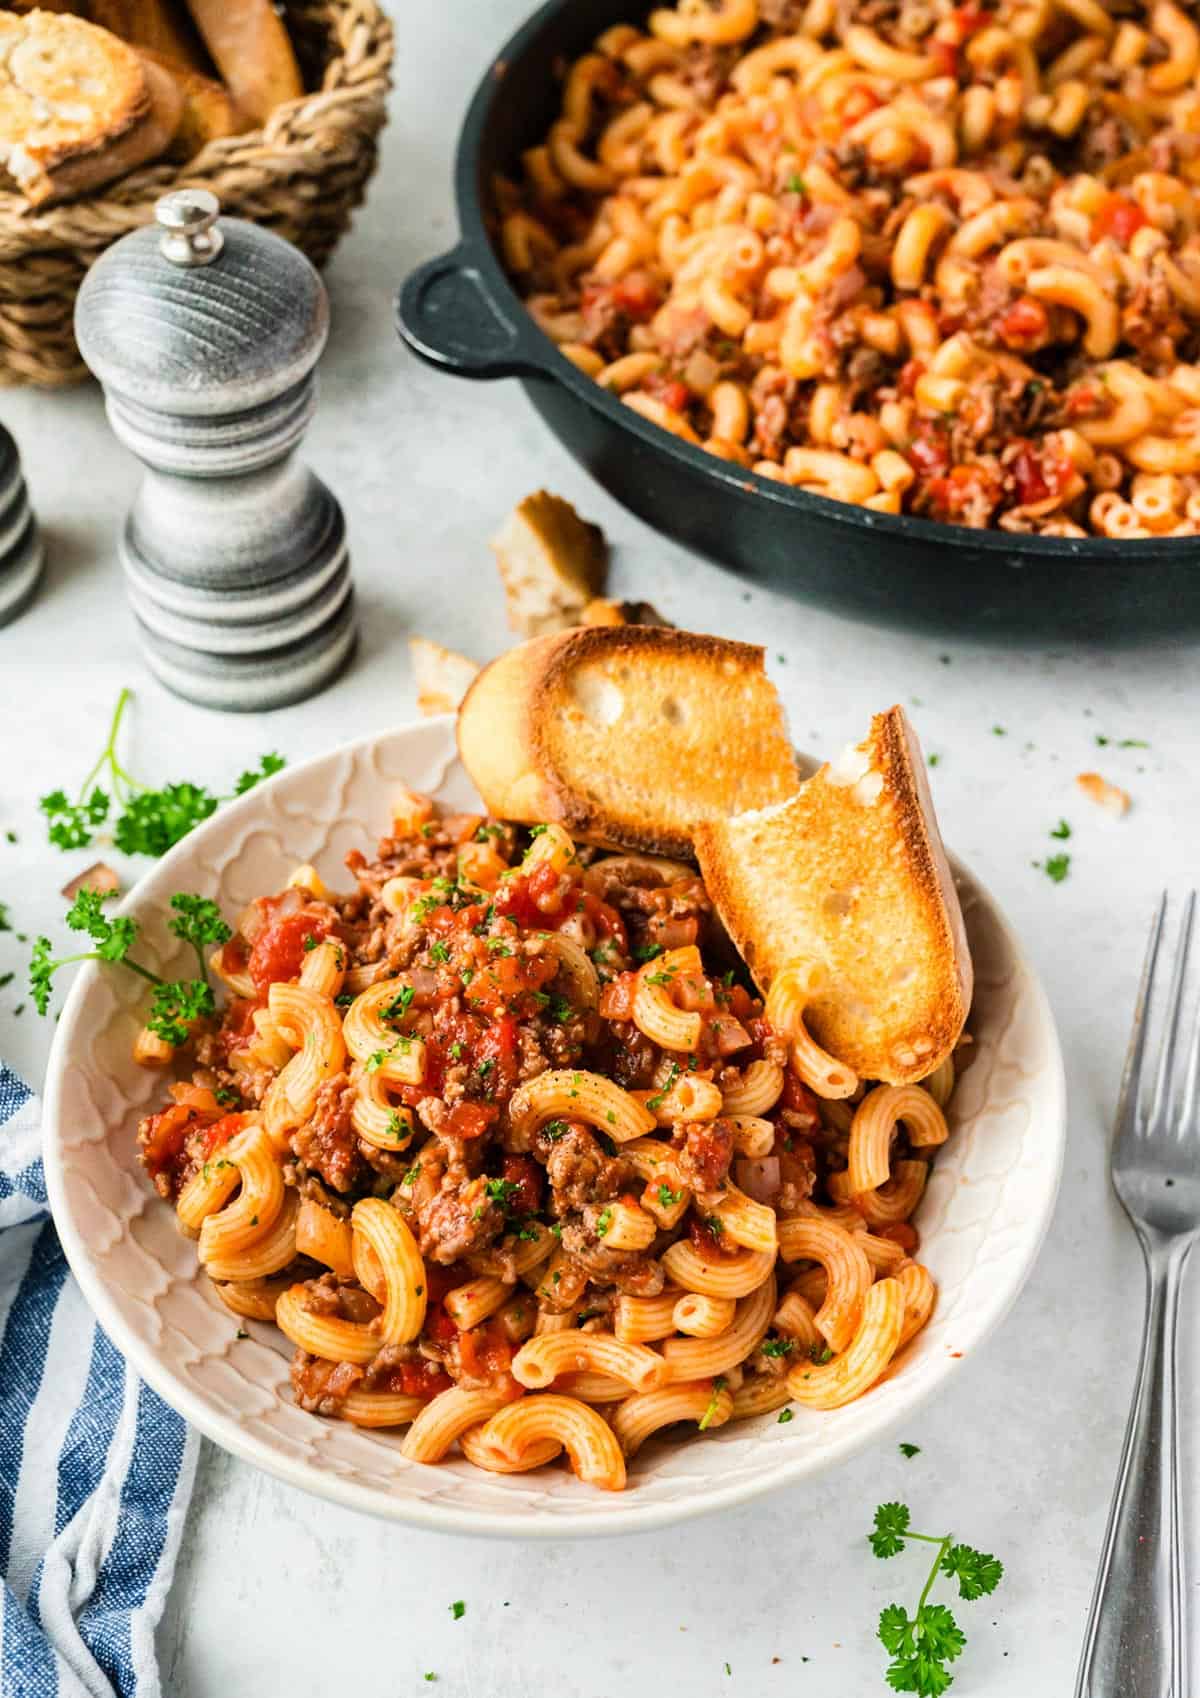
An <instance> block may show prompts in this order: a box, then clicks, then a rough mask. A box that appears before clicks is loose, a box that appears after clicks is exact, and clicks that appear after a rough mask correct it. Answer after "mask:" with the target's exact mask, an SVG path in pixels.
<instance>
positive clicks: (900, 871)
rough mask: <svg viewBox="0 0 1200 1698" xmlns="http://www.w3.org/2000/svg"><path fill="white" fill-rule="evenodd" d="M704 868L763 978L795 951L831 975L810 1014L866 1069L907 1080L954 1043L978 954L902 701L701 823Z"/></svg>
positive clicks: (829, 1044)
mask: <svg viewBox="0 0 1200 1698" xmlns="http://www.w3.org/2000/svg"><path fill="white" fill-rule="evenodd" d="M696 852H697V855H698V857H699V861H700V869H701V871H702V872H703V874H704V878H705V882H706V883H707V885H708V890H709V894H710V895H711V896H712V898H713V901H714V902H715V903H716V906H717V910H718V912H719V913H720V916H721V918H722V920H723V921H724V922H725V926H726V928H727V930H728V931H729V934H730V936H731V937H732V938H733V941H734V942H735V943H736V944H737V946H738V948H739V950H740V951H741V953H742V957H743V959H744V960H745V962H746V965H747V966H748V967H749V969H750V971H751V972H752V973H753V975H754V978H755V980H756V982H757V984H758V985H759V987H760V989H762V990H763V991H765V990H766V989H767V988H768V986H769V985H770V983H771V980H772V979H773V978H774V976H775V974H776V973H777V972H779V970H780V969H781V968H782V967H785V966H786V965H787V964H788V962H789V961H796V960H803V959H809V960H816V961H819V962H820V963H821V964H822V965H823V966H824V967H825V968H826V970H827V972H828V975H829V977H828V984H827V987H826V989H825V990H824V991H823V992H822V993H821V995H820V996H819V997H818V998H817V999H816V1000H815V1001H814V1002H812V1003H810V1004H809V1007H808V1009H807V1011H806V1014H805V1023H806V1025H807V1026H808V1027H809V1029H810V1031H811V1032H812V1034H813V1036H814V1037H815V1038H816V1039H817V1041H818V1043H820V1044H822V1045H823V1046H824V1047H825V1048H826V1049H827V1050H829V1052H830V1053H831V1054H832V1055H834V1056H836V1057H837V1059H838V1060H839V1061H842V1062H845V1063H846V1064H847V1065H848V1066H850V1067H853V1068H854V1070H855V1071H856V1072H857V1073H858V1074H859V1075H860V1077H862V1078H864V1079H882V1080H885V1081H886V1082H887V1083H888V1084H892V1085H902V1084H907V1083H910V1082H912V1081H914V1080H917V1079H923V1078H925V1077H926V1076H927V1075H928V1074H929V1073H931V1072H932V1071H933V1069H934V1068H935V1067H937V1066H938V1064H939V1063H940V1062H941V1061H943V1060H944V1059H945V1057H946V1056H947V1055H949V1053H950V1051H951V1050H952V1049H953V1047H954V1045H955V1044H956V1043H957V1041H958V1038H959V1035H960V1033H961V1032H962V1028H963V1022H964V1020H965V1019H966V1017H967V1010H968V1008H969V1007H970V1002H971V988H972V972H971V956H970V951H969V950H968V947H967V937H966V931H965V929H964V926H963V920H962V911H961V909H960V908H959V904H958V895H957V893H956V891H955V888H954V880H953V877H952V876H951V872H950V867H949V864H948V862H947V860H946V853H945V850H944V849H943V847H942V840H941V835H940V833H939V832H938V826H937V820H936V819H935V817H934V812H933V803H932V801H931V799H930V795H929V786H928V784H927V782H926V778H925V763H924V761H923V759H922V757H921V750H920V745H919V744H918V742H917V739H916V736H915V734H914V732H913V730H912V727H911V726H910V725H909V723H908V720H907V719H906V718H905V715H904V711H903V709H902V708H899V707H894V708H891V709H889V711H888V712H887V713H880V714H876V716H875V718H874V719H873V720H872V721H871V731H870V735H869V736H868V737H867V739H866V741H865V742H863V743H859V744H858V745H857V746H856V747H854V748H852V749H848V750H847V751H846V753H845V754H844V755H843V756H842V757H841V758H840V759H839V760H837V761H835V762H833V763H831V764H827V765H825V766H823V767H821V768H820V770H819V771H818V772H817V773H815V774H814V775H813V777H812V778H810V779H808V780H806V782H805V783H804V784H803V786H802V787H801V788H800V790H799V791H798V792H797V794H796V795H794V796H792V797H790V798H789V799H788V800H787V801H786V802H782V803H778V804H776V805H775V806H774V807H768V808H762V809H760V810H758V811H757V812H753V813H744V814H739V815H738V816H737V817H736V818H734V819H713V820H708V821H706V822H704V823H703V824H701V825H700V826H699V827H698V828H697V831H696Z"/></svg>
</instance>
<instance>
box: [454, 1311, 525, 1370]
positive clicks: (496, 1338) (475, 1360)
mask: <svg viewBox="0 0 1200 1698" xmlns="http://www.w3.org/2000/svg"><path fill="white" fill-rule="evenodd" d="M512 1357H513V1353H512V1345H511V1344H510V1343H509V1341H508V1339H507V1338H506V1336H505V1334H504V1331H503V1329H502V1328H501V1326H500V1324H499V1323H498V1322H497V1321H488V1322H487V1323H486V1324H485V1325H484V1326H481V1327H472V1328H471V1330H470V1332H461V1333H459V1335H458V1359H459V1361H460V1362H461V1363H462V1367H463V1372H464V1373H465V1374H469V1375H470V1377H471V1378H472V1379H481V1378H488V1379H491V1378H495V1377H497V1376H498V1375H500V1374H506V1373H507V1372H508V1370H509V1368H510V1367H511V1365H512Z"/></svg>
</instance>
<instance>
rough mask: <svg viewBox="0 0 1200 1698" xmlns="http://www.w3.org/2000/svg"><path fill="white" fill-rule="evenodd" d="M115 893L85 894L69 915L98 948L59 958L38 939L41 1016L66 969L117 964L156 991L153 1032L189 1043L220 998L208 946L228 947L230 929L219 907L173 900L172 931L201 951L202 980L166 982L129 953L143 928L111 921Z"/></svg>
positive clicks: (32, 984) (35, 992) (34, 986)
mask: <svg viewBox="0 0 1200 1698" xmlns="http://www.w3.org/2000/svg"><path fill="white" fill-rule="evenodd" d="M111 894H112V892H104V893H101V892H99V891H95V890H81V891H80V892H79V895H78V896H77V897H76V898H75V900H74V902H73V903H72V904H71V906H70V908H69V909H68V911H67V916H66V919H67V925H68V926H69V927H70V928H71V930H72V931H74V932H83V933H85V934H86V935H87V936H88V937H89V938H90V939H91V940H92V943H93V944H94V945H95V947H94V948H93V949H86V950H82V951H80V953H79V954H77V955H61V956H58V957H55V955H54V945H53V944H52V943H51V941H50V939H49V938H48V937H39V938H38V939H37V941H36V942H35V943H34V946H33V954H32V956H31V958H30V962H29V994H30V996H31V998H32V1000H33V1005H34V1007H35V1008H36V1009H37V1011H38V1013H39V1014H45V1013H46V1011H47V1010H48V1008H49V1006H50V995H51V990H52V988H53V981H54V975H55V974H56V973H57V972H59V971H60V969H61V968H63V967H69V966H71V965H73V964H74V963H75V962H77V961H112V962H119V963H120V965H121V966H122V967H128V968H129V970H130V971H131V972H133V973H137V974H139V975H140V977H142V978H143V979H145V980H146V981H147V982H148V983H149V984H151V985H153V986H154V993H153V996H152V997H151V1001H150V1014H149V1017H148V1019H147V1021H146V1024H147V1026H148V1027H149V1029H150V1030H151V1031H152V1032H154V1033H155V1034H156V1036H158V1037H160V1038H162V1039H163V1040H164V1042H166V1043H169V1044H174V1045H179V1044H182V1043H184V1042H186V1040H187V1038H188V1036H189V1035H190V1033H191V1030H192V1027H193V1026H194V1025H195V1023H196V1021H197V1020H202V1019H204V1018H205V1016H206V1015H209V1014H212V1013H214V1012H215V1011H216V999H215V998H214V996H213V992H212V986H211V985H210V984H209V982H208V979H207V977H206V976H205V971H204V956H203V954H202V953H201V945H202V944H203V943H224V941H225V939H226V938H227V937H229V936H230V931H229V927H228V926H227V925H226V924H225V922H224V920H223V919H222V918H221V915H220V911H219V910H218V908H217V905H216V903H215V902H210V901H209V900H208V899H207V898H206V897H202V896H192V895H188V894H186V893H184V892H179V893H177V894H176V895H175V896H173V897H172V898H171V907H172V908H173V909H174V910H175V918H174V919H172V920H171V922H170V927H171V930H172V931H173V932H174V933H175V936H176V937H179V938H183V939H184V941H185V942H187V943H190V944H191V945H192V946H193V948H194V949H195V951H196V954H197V957H198V958H199V961H200V977H199V978H198V979H164V978H163V977H162V976H161V975H160V974H158V973H153V972H151V970H150V969H149V967H144V966H143V965H142V963H141V962H140V961H135V960H134V959H133V957H132V956H131V955H130V953H129V952H130V950H131V949H132V948H133V946H134V944H135V943H136V942H137V936H138V923H137V921H136V920H134V919H132V918H131V917H130V916H129V915H127V914H118V915H113V916H110V915H108V914H106V913H105V912H104V902H105V901H106V900H107V898H108V897H109V896H110V895H111Z"/></svg>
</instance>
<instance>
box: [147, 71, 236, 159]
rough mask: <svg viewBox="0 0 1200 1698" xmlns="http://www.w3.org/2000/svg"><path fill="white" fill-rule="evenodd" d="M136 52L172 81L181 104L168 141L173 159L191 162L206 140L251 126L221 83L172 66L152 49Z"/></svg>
mask: <svg viewBox="0 0 1200 1698" xmlns="http://www.w3.org/2000/svg"><path fill="white" fill-rule="evenodd" d="M138 52H139V53H140V54H141V56H142V58H143V59H148V60H150V61H152V63H154V64H155V65H157V66H158V68H159V69H160V70H161V71H165V72H166V73H167V75H168V76H170V77H171V78H172V79H173V80H174V82H175V86H176V87H177V88H178V90H179V94H180V97H181V99H182V102H183V110H182V113H181V115H180V119H179V126H178V128H177V129H176V131H175V135H174V137H173V138H172V141H171V157H172V158H173V159H191V158H193V157H194V156H195V155H196V154H197V153H199V151H200V149H201V148H202V147H206V146H207V145H208V143H209V142H210V141H217V140H219V139H220V137H222V136H239V135H242V134H244V133H245V131H246V130H248V129H250V128H251V127H252V126H251V122H250V119H249V118H247V117H246V115H245V113H244V112H241V111H240V110H239V109H238V107H236V106H235V105H234V103H233V98H232V96H231V95H230V93H229V90H228V89H227V88H226V87H225V85H224V83H219V82H215V81H214V80H213V78H212V77H206V76H202V75H201V73H200V72H199V71H193V70H189V69H188V67H187V66H186V65H179V64H176V63H175V62H174V61H173V60H171V59H168V58H166V57H165V56H164V55H163V54H161V53H158V52H156V51H154V50H153V49H152V48H149V47H139V48H138Z"/></svg>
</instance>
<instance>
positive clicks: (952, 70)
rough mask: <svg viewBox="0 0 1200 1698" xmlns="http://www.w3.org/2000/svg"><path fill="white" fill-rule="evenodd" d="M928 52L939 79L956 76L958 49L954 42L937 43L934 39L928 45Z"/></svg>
mask: <svg viewBox="0 0 1200 1698" xmlns="http://www.w3.org/2000/svg"><path fill="white" fill-rule="evenodd" d="M928 51H929V57H930V58H931V59H932V60H933V63H934V67H935V69H936V72H937V75H938V76H939V77H956V76H957V75H958V48H957V46H956V45H955V43H954V42H952V41H939V40H938V39H937V38H936V37H935V38H934V39H933V40H932V41H930V42H929V43H928Z"/></svg>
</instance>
